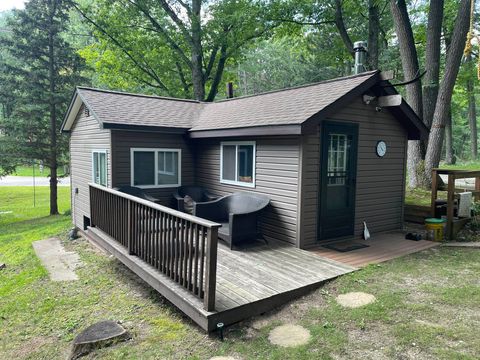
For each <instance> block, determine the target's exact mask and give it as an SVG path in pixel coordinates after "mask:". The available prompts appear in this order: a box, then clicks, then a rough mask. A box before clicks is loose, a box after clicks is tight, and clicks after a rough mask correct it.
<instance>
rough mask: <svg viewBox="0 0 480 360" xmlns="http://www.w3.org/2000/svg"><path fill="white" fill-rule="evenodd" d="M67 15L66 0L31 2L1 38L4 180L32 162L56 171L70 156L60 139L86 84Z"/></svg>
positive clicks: (11, 19) (13, 17) (12, 18)
mask: <svg viewBox="0 0 480 360" xmlns="http://www.w3.org/2000/svg"><path fill="white" fill-rule="evenodd" d="M68 14H69V2H68V1H66V0H53V1H45V0H31V1H29V2H28V3H27V4H26V7H25V10H17V11H14V12H13V13H12V15H11V16H9V17H8V18H7V21H6V24H5V27H6V30H7V32H2V33H0V34H1V35H0V47H1V48H2V51H1V52H0V104H1V105H2V110H3V111H2V116H1V117H0V129H1V132H2V133H3V136H0V149H1V153H2V154H1V157H0V175H2V173H3V174H5V173H8V172H12V171H13V169H14V168H15V166H17V165H19V164H20V163H22V162H24V161H25V160H31V159H37V160H42V161H44V162H45V163H46V164H51V165H52V164H53V167H55V168H56V165H57V162H58V161H59V160H60V158H61V156H62V153H65V152H66V149H67V141H68V138H67V137H58V136H57V134H58V133H59V128H60V124H61V121H62V119H63V115H64V114H65V112H66V109H67V106H68V102H69V100H70V96H71V93H72V89H73V88H74V86H75V85H78V84H79V83H80V82H82V81H83V79H82V78H81V77H80V76H79V71H80V69H81V68H82V61H81V59H80V57H79V56H78V55H76V54H75V52H74V51H73V49H72V48H71V46H70V45H69V43H67V42H66V41H65V39H64V37H63V35H64V32H65V31H66V29H67V25H68V18H69V15H68ZM51 167H52V166H51Z"/></svg>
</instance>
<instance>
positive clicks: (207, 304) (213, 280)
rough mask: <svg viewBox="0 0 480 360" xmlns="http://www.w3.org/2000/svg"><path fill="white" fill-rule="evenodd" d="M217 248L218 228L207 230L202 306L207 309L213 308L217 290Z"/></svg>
mask: <svg viewBox="0 0 480 360" xmlns="http://www.w3.org/2000/svg"><path fill="white" fill-rule="evenodd" d="M217 248H218V228H217V227H210V228H208V230H207V259H206V269H205V297H204V299H203V307H204V309H205V310H207V311H213V310H215V292H216V291H217Z"/></svg>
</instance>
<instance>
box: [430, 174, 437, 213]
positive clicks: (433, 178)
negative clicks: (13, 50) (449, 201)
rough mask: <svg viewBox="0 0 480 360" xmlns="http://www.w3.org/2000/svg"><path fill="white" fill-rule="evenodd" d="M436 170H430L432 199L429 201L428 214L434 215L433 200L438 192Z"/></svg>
mask: <svg viewBox="0 0 480 360" xmlns="http://www.w3.org/2000/svg"><path fill="white" fill-rule="evenodd" d="M437 176H438V175H437V170H436V169H433V170H432V200H431V203H430V216H431V217H435V201H436V200H437V194H438V178H437Z"/></svg>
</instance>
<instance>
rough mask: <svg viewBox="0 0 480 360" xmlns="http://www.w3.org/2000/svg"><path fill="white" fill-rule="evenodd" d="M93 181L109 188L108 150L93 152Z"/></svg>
mask: <svg viewBox="0 0 480 360" xmlns="http://www.w3.org/2000/svg"><path fill="white" fill-rule="evenodd" d="M92 181H93V182H94V183H95V184H99V185H103V186H107V150H93V151H92Z"/></svg>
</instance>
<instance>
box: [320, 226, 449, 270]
mask: <svg viewBox="0 0 480 360" xmlns="http://www.w3.org/2000/svg"><path fill="white" fill-rule="evenodd" d="M355 242H358V243H365V244H367V245H369V247H367V248H363V249H358V250H353V251H349V252H339V251H335V250H330V249H326V248H324V247H317V248H314V249H312V250H311V251H312V253H314V254H317V255H320V256H322V257H326V258H329V259H332V260H335V261H339V262H341V263H344V264H347V265H350V266H354V267H365V266H367V265H369V264H378V263H381V262H383V261H387V260H391V259H395V258H398V257H401V256H405V255H408V254H412V253H416V252H419V251H422V250H425V249H429V248H431V247H434V246H438V245H439V244H440V243H436V242H432V241H426V240H420V241H412V240H406V239H405V233H404V232H401V231H395V232H386V233H381V234H378V235H375V236H373V237H372V238H371V239H369V240H367V241H365V240H355Z"/></svg>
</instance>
